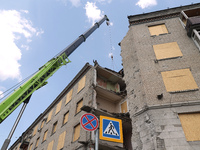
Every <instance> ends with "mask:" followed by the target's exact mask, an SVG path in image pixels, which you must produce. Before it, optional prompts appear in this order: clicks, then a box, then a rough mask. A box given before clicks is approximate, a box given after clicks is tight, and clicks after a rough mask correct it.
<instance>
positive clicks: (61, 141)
mask: <svg viewBox="0 0 200 150" xmlns="http://www.w3.org/2000/svg"><path fill="white" fill-rule="evenodd" d="M65 135H66V131H64V132H63V133H62V134H60V136H59V139H58V145H57V150H60V149H61V148H63V147H64V144H65Z"/></svg>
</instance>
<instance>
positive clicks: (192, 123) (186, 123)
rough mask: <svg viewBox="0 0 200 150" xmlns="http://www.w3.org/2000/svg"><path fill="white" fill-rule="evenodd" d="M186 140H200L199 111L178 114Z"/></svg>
mask: <svg viewBox="0 0 200 150" xmlns="http://www.w3.org/2000/svg"><path fill="white" fill-rule="evenodd" d="M178 116H179V119H180V121H181V125H182V128H183V131H184V133H185V138H186V140H187V141H200V128H199V125H200V113H188V114H179V115H178Z"/></svg>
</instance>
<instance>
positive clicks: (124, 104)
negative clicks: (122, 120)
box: [121, 101, 127, 113]
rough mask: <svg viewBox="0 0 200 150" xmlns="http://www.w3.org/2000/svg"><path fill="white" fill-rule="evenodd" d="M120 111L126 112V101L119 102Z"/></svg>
mask: <svg viewBox="0 0 200 150" xmlns="http://www.w3.org/2000/svg"><path fill="white" fill-rule="evenodd" d="M121 112H122V113H126V112H127V102H126V101H125V102H123V103H122V104H121Z"/></svg>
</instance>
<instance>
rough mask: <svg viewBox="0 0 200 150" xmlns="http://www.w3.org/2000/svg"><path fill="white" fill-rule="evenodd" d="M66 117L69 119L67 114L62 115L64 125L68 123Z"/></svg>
mask: <svg viewBox="0 0 200 150" xmlns="http://www.w3.org/2000/svg"><path fill="white" fill-rule="evenodd" d="M68 117H69V112H67V113H66V114H65V115H64V118H63V124H65V123H66V122H67V121H68Z"/></svg>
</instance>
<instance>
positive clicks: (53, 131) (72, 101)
mask: <svg viewBox="0 0 200 150" xmlns="http://www.w3.org/2000/svg"><path fill="white" fill-rule="evenodd" d="M128 20H129V30H128V32H127V34H126V36H125V37H124V39H123V40H122V41H121V42H120V46H121V56H122V62H123V70H121V71H119V72H115V71H112V70H110V69H107V68H102V67H101V66H100V65H98V63H97V62H95V63H94V66H92V65H90V64H86V65H85V66H84V67H83V68H82V70H81V71H80V72H79V73H78V74H77V75H76V76H75V77H74V79H73V80H72V81H71V82H70V83H69V85H68V86H67V87H66V88H65V89H64V90H63V91H62V92H61V93H60V94H59V95H58V97H57V98H56V99H55V100H54V101H53V102H52V104H51V105H50V106H49V107H48V108H47V109H46V110H45V111H44V112H43V113H42V114H41V115H40V116H39V117H38V118H37V119H36V120H35V121H34V122H33V124H32V125H30V127H29V128H28V129H27V130H26V131H25V132H24V133H23V134H22V136H21V137H20V138H19V139H18V140H17V141H16V142H15V143H14V144H13V145H12V146H11V147H10V150H27V149H28V150H33V149H38V150H92V149H94V146H95V132H88V131H85V130H84V129H83V128H81V126H80V117H81V116H82V115H83V114H84V113H86V112H89V113H93V114H95V115H96V116H97V117H99V116H101V115H102V116H108V117H113V118H118V119H121V120H122V127H123V141H124V142H123V143H117V142H110V141H105V140H99V150H123V149H124V150H125V149H127V150H199V149H200V127H199V124H200V101H199V100H200V92H199V87H200V53H199V51H200V35H199V33H200V3H198V4H192V5H188V6H181V7H177V8H170V9H166V10H161V11H156V12H151V13H146V14H139V15H133V16H129V17H128Z"/></svg>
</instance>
